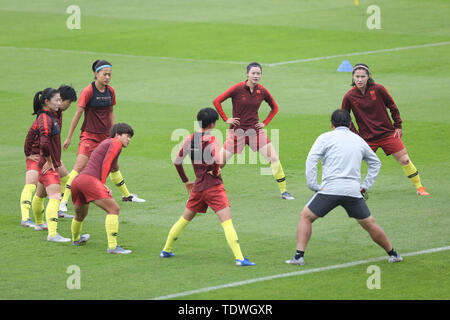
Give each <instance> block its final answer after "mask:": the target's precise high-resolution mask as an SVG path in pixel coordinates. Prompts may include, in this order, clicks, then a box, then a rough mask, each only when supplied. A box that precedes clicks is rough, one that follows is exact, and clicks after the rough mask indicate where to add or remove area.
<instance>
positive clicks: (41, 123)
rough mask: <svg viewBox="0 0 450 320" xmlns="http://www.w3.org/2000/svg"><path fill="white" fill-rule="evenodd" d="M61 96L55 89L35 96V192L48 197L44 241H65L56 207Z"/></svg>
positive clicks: (67, 239)
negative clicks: (37, 154)
mask: <svg viewBox="0 0 450 320" xmlns="http://www.w3.org/2000/svg"><path fill="white" fill-rule="evenodd" d="M60 105H61V97H60V95H59V92H58V90H56V89H53V88H47V89H45V90H43V91H39V92H37V93H36V94H35V96H34V101H33V108H34V113H35V114H37V119H36V123H37V126H36V129H37V131H38V134H39V162H38V168H39V178H38V181H39V182H38V185H37V188H36V195H37V196H38V197H39V198H45V197H46V196H48V198H49V201H48V204H47V208H46V210H45V216H46V220H47V226H48V236H47V241H51V242H68V241H70V239H69V238H64V237H62V236H60V235H59V234H58V233H57V227H58V208H59V203H60V200H61V185H60V178H59V173H58V170H57V168H58V167H60V166H61V137H60V133H61V129H60V126H59V124H58V120H57V117H58V113H57V111H58V109H59V107H60ZM34 213H35V216H36V214H38V215H41V217H39V216H36V221H38V220H42V215H43V213H44V212H43V211H42V212H39V213H37V212H34Z"/></svg>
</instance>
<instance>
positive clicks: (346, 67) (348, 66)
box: [337, 60, 353, 72]
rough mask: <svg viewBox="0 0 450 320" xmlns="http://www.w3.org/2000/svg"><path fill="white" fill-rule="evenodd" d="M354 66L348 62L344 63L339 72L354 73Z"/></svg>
mask: <svg viewBox="0 0 450 320" xmlns="http://www.w3.org/2000/svg"><path fill="white" fill-rule="evenodd" d="M352 70H353V66H352V64H351V63H350V61H348V60H344V61H342V63H341V65H340V66H339V68H338V69H337V71H339V72H352Z"/></svg>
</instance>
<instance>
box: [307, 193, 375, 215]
mask: <svg viewBox="0 0 450 320" xmlns="http://www.w3.org/2000/svg"><path fill="white" fill-rule="evenodd" d="M306 206H307V207H308V208H309V210H311V211H312V213H314V214H315V215H316V216H318V217H321V218H322V217H325V215H326V214H327V213H328V212H330V211H331V210H333V209H334V208H336V207H337V206H342V207H344V209H345V211H347V214H348V216H349V217H351V218H355V219H365V218H368V217H370V215H371V214H370V210H369V208H368V207H367V204H366V201H365V200H364V199H363V198H355V197H347V196H338V195H331V194H322V193H315V194H314V195H313V196H312V197H311V199H310V200H309V201H308V203H307V204H306Z"/></svg>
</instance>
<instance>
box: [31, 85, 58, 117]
mask: <svg viewBox="0 0 450 320" xmlns="http://www.w3.org/2000/svg"><path fill="white" fill-rule="evenodd" d="M57 93H58V90H56V89H53V88H47V89H44V90H43V91H38V92H36V94H35V95H34V98H33V111H34V112H33V114H38V113H39V112H40V111H41V110H42V108H43V107H44V106H45V100H50V99H51V98H52V97H53V96H54V95H55V94H57Z"/></svg>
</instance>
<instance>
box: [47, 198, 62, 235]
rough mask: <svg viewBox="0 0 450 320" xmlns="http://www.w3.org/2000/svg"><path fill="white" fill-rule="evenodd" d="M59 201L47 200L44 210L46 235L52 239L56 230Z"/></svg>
mask: <svg viewBox="0 0 450 320" xmlns="http://www.w3.org/2000/svg"><path fill="white" fill-rule="evenodd" d="M60 202H61V201H60V200H57V199H49V200H48V203H47V208H46V209H45V219H46V220H47V226H48V235H49V236H50V237H54V236H55V235H56V231H57V229H58V210H59V204H60Z"/></svg>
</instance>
